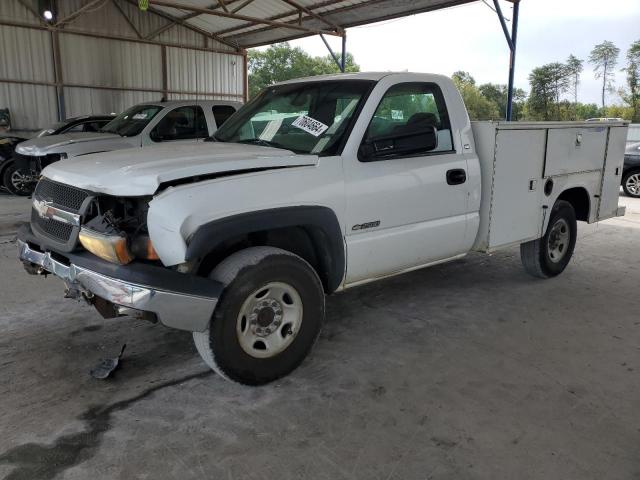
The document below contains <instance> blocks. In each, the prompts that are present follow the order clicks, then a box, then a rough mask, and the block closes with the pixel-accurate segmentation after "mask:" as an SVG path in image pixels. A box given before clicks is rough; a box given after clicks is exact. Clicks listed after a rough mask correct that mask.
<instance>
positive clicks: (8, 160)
mask: <svg viewBox="0 0 640 480" xmlns="http://www.w3.org/2000/svg"><path fill="white" fill-rule="evenodd" d="M114 118H115V115H85V116H82V117H73V118H67V119H66V120H64V121H62V122H58V123H55V124H54V125H52V126H51V127H49V128H45V129H43V130H40V131H39V132H37V133H36V134H35V135H34V136H35V137H44V136H47V135H60V134H61V133H68V132H97V131H98V130H100V129H101V128H102V127H104V126H105V125H106V124H107V123H109V122H110V121H111V120H113V119H114ZM25 140H27V138H25V137H17V136H14V135H5V136H1V137H0V185H2V186H4V187H5V188H6V189H7V190H9V192H11V193H13V194H15V195H29V194H30V193H31V190H32V189H33V185H34V179H33V178H32V175H31V174H30V172H24V171H22V170H19V169H17V168H16V166H15V163H14V162H13V159H12V157H13V151H14V150H15V148H16V145H18V144H19V143H20V142H24V141H25Z"/></svg>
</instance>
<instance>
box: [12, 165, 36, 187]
mask: <svg viewBox="0 0 640 480" xmlns="http://www.w3.org/2000/svg"><path fill="white" fill-rule="evenodd" d="M30 173H31V172H30ZM32 178H33V175H25V174H23V173H21V171H20V170H14V171H13V172H12V173H11V177H10V180H11V185H13V188H14V189H15V190H16V191H18V192H23V191H27V190H28V187H29V185H30V184H31V182H32V181H33V180H32Z"/></svg>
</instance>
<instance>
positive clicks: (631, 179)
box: [622, 171, 640, 198]
mask: <svg viewBox="0 0 640 480" xmlns="http://www.w3.org/2000/svg"><path fill="white" fill-rule="evenodd" d="M622 190H624V193H625V194H626V195H627V196H629V197H633V198H640V171H635V172H629V173H627V174H626V175H625V176H624V178H623V179H622Z"/></svg>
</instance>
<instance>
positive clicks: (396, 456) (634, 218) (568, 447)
mask: <svg viewBox="0 0 640 480" xmlns="http://www.w3.org/2000/svg"><path fill="white" fill-rule="evenodd" d="M621 203H623V204H626V205H627V206H628V214H627V216H626V217H624V218H623V219H616V220H613V221H608V222H604V223H602V224H600V225H590V226H581V227H580V236H579V239H578V244H577V248H576V253H575V257H574V260H573V261H572V263H571V264H570V266H569V267H568V269H567V270H566V272H565V273H564V274H563V275H561V276H560V277H559V278H556V279H553V280H546V281H541V280H536V279H533V278H531V277H529V276H527V275H526V274H525V273H524V272H523V270H522V268H521V265H520V260H519V253H518V251H517V249H511V250H507V251H504V252H500V253H498V254H496V255H493V256H484V255H471V256H469V257H467V258H466V259H464V260H461V261H458V262H454V263H450V264H446V265H441V266H437V267H433V268H430V269H426V270H422V271H418V272H414V273H410V274H407V275H403V276H400V277H396V278H393V279H389V280H386V281H383V282H380V283H376V284H372V285H368V286H364V287H361V288H357V289H354V290H351V291H348V292H345V293H343V294H340V295H336V296H334V297H331V298H329V299H328V302H327V306H328V318H327V322H326V326H325V329H324V331H323V334H322V336H321V338H320V340H319V342H318V343H317V345H316V348H315V350H314V352H313V354H312V355H311V357H310V358H309V359H308V360H307V361H306V362H305V363H304V364H303V365H302V366H301V367H300V368H299V369H298V370H296V371H295V372H294V373H293V374H291V375H290V376H289V377H287V378H285V379H284V380H282V381H279V382H276V383H274V384H271V385H269V386H266V387H262V388H247V387H241V386H237V385H233V384H230V383H228V382H225V381H223V380H222V379H220V378H218V377H217V376H215V375H214V374H212V373H210V372H209V371H207V369H206V368H205V367H204V365H203V363H202V362H201V361H200V359H199V358H198V356H197V354H196V351H195V348H194V347H193V345H192V343H191V337H190V335H189V334H188V333H183V332H178V331H172V330H168V329H165V328H163V327H161V326H152V325H149V324H147V323H144V322H141V321H133V320H128V319H118V320H106V321H105V320H102V319H101V317H99V315H98V314H97V313H95V312H94V311H93V310H92V309H90V308H89V307H87V306H84V305H82V304H80V303H76V302H75V301H72V300H64V299H62V284H61V282H59V281H58V280H56V279H54V278H47V279H45V278H39V277H32V276H27V275H26V274H25V273H24V272H23V270H22V267H21V265H20V264H19V263H18V262H17V261H16V259H15V254H16V251H15V246H14V244H13V241H12V233H11V232H12V230H13V229H14V227H13V226H12V225H14V224H15V222H16V221H17V220H19V219H20V218H26V214H27V211H28V200H25V199H15V198H10V197H7V196H4V197H1V198H0V271H1V272H2V276H3V280H2V289H0V369H1V370H0V372H1V375H0V413H1V414H0V432H2V435H0V477H4V478H6V479H11V480H16V479H28V480H44V479H53V478H56V479H87V478H91V479H92V480H101V479H116V478H118V479H181V480H182V479H185V480H187V479H224V480H228V479H247V480H249V479H278V480H288V479H331V480H334V479H366V480H371V479H386V480H389V479H402V480H411V479H456V480H459V479H490V480H496V479H518V480H527V479H545V480H546V479H563V480H569V479H580V480H586V479H597V480H602V479H607V480H614V479H624V480H629V479H638V478H640V378H639V372H640V315H639V313H640V292H639V290H638V288H639V286H640V201H638V200H631V199H629V198H626V197H621ZM123 343H126V344H127V350H126V352H125V355H124V358H123V362H122V368H121V369H120V370H119V371H118V372H117V373H116V375H115V377H114V378H112V379H109V380H107V381H98V380H94V379H92V378H91V377H90V376H89V375H88V371H89V369H90V368H91V367H92V366H93V365H95V364H96V363H97V362H98V361H99V360H100V359H101V358H103V357H106V356H113V355H115V354H116V353H117V352H118V351H119V349H120V347H121V345H122V344H123Z"/></svg>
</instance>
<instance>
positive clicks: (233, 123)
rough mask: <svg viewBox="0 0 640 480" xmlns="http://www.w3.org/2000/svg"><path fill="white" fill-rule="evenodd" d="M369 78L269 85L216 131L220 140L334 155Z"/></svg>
mask: <svg viewBox="0 0 640 480" xmlns="http://www.w3.org/2000/svg"><path fill="white" fill-rule="evenodd" d="M372 85H373V82H371V81H367V80H364V81H363V80H337V81H333V80H332V81H325V82H307V83H293V84H288V85H277V86H274V87H268V88H267V89H265V90H264V91H263V92H262V93H260V95H258V97H256V98H255V99H254V100H253V101H251V102H250V103H248V104H247V105H245V106H244V107H243V108H241V109H240V110H238V112H237V113H236V114H234V115H233V116H232V117H231V118H229V120H227V121H226V122H225V123H224V125H222V127H221V128H220V129H219V130H218V131H217V132H216V133H215V135H214V138H215V139H216V140H218V141H220V142H235V143H252V144H257V145H265V146H272V147H278V148H285V149H287V150H292V151H294V152H296V153H314V154H325V155H326V154H333V153H335V148H336V147H337V146H338V145H340V143H341V142H340V140H341V139H342V137H343V136H344V134H345V132H346V131H347V128H348V126H349V124H350V123H351V119H352V118H353V116H354V112H356V111H357V109H358V107H359V106H360V104H361V103H362V101H363V99H364V97H365V96H366V95H367V93H368V92H369V90H370V89H371V86H372Z"/></svg>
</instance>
